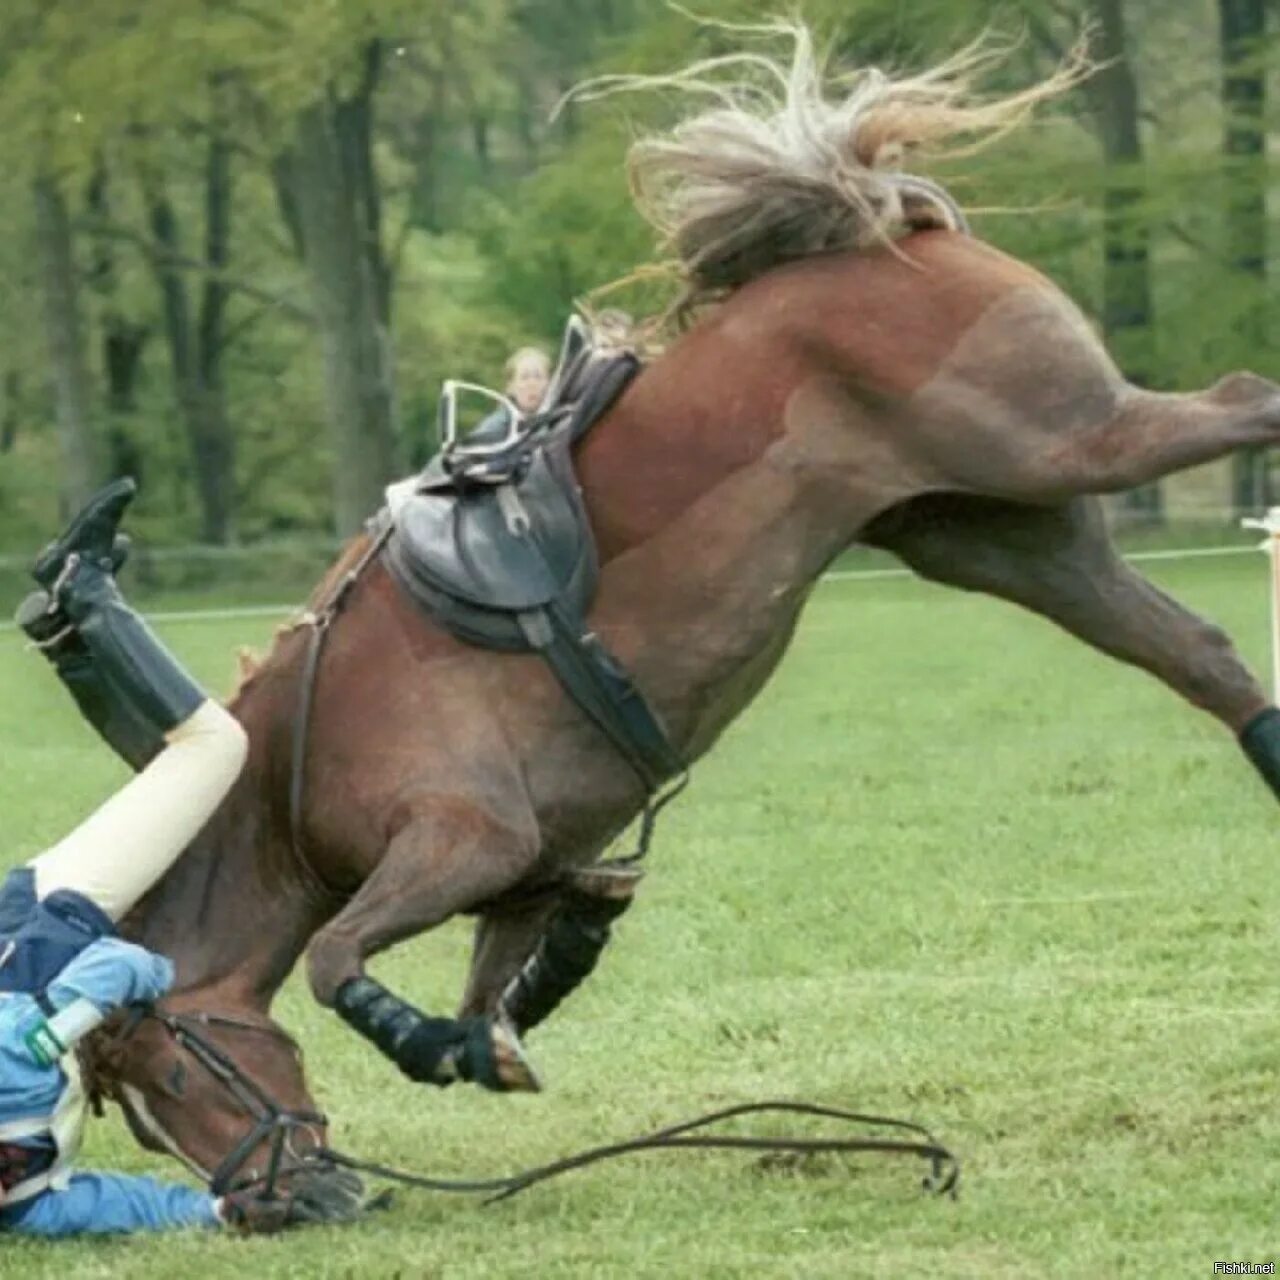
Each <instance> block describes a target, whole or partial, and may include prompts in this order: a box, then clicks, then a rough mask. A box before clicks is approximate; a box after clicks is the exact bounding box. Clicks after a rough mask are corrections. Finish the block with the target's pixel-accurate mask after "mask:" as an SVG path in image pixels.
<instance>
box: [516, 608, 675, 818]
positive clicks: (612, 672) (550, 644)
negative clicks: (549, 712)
mask: <svg viewBox="0 0 1280 1280" xmlns="http://www.w3.org/2000/svg"><path fill="white" fill-rule="evenodd" d="M519 621H520V629H521V631H523V632H524V635H525V637H526V639H527V640H528V641H529V644H530V646H531V647H532V648H533V649H534V650H536V651H537V652H538V653H540V654H541V655H542V657H543V658H544V659H545V661H546V662H547V665H548V666H550V668H551V670H552V671H553V672H555V675H556V679H557V680H559V681H560V684H561V686H562V687H563V688H564V691H565V692H566V693H567V694H568V695H569V697H570V698H571V699H572V701H573V702H574V703H575V704H576V705H577V706H578V707H579V708H580V709H581V710H582V712H583V713H584V714H585V715H586V716H588V718H589V719H590V720H591V721H592V722H593V723H594V724H595V725H596V727H597V728H598V729H600V731H601V732H602V733H604V734H605V735H606V736H607V737H608V739H609V740H610V742H612V743H613V745H614V747H615V748H616V749H617V751H618V752H619V754H620V755H621V756H622V757H623V758H624V759H625V760H626V762H627V763H628V764H629V765H630V766H631V767H632V769H634V770H635V772H636V773H637V774H638V775H639V777H640V780H641V781H642V782H643V783H644V787H645V790H646V791H647V792H649V793H650V795H652V794H653V793H655V792H657V791H659V790H661V788H662V787H663V785H664V784H665V783H667V782H669V781H670V780H671V779H672V778H678V777H681V776H682V775H684V773H685V772H686V770H685V763H684V760H683V759H682V758H681V756H680V754H679V752H677V751H676V749H675V747H674V746H673V745H672V743H671V739H670V738H668V737H667V732H666V730H665V729H664V728H663V727H662V724H661V722H660V721H659V719H658V716H657V714H656V713H655V712H654V710H653V708H652V707H651V706H650V705H649V703H648V700H647V699H646V698H645V696H644V694H642V693H641V692H640V690H639V688H638V687H637V685H636V683H635V681H634V680H633V679H632V678H631V673H630V672H629V671H627V669H626V668H625V667H624V666H623V665H622V664H621V663H620V662H619V661H618V660H617V659H616V658H615V657H614V656H613V655H612V654H611V653H610V652H609V651H608V649H606V648H605V647H604V645H603V644H602V643H601V641H600V638H599V637H598V636H597V635H596V634H595V633H594V632H592V631H588V630H586V627H585V624H584V623H582V622H581V621H580V620H578V619H573V618H570V617H569V616H568V615H567V614H566V612H565V611H563V610H562V609H560V608H559V607H557V606H556V605H551V606H548V607H547V608H545V609H535V610H532V611H530V612H527V613H522V614H520V615H519Z"/></svg>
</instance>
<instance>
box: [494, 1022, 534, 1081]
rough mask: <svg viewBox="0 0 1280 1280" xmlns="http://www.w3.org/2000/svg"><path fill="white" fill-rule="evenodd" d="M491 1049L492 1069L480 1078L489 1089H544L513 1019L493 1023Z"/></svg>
mask: <svg viewBox="0 0 1280 1280" xmlns="http://www.w3.org/2000/svg"><path fill="white" fill-rule="evenodd" d="M489 1049H490V1053H491V1055H492V1056H491V1070H490V1071H489V1072H488V1073H486V1078H483V1079H481V1080H480V1081H479V1083H480V1084H482V1085H484V1087H485V1088H486V1089H494V1090H496V1091H498V1092H499V1093H541V1092H542V1081H541V1080H539V1079H538V1073H537V1071H536V1070H535V1069H534V1066H533V1063H532V1062H530V1061H529V1056H528V1054H526V1053H525V1051H524V1045H522V1044H521V1043H520V1037H519V1036H518V1035H517V1034H516V1029H515V1027H513V1026H512V1025H511V1024H510V1023H509V1022H507V1021H505V1020H502V1019H496V1020H495V1021H493V1022H491V1023H490V1024H489Z"/></svg>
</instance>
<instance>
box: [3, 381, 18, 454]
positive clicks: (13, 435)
mask: <svg viewBox="0 0 1280 1280" xmlns="http://www.w3.org/2000/svg"><path fill="white" fill-rule="evenodd" d="M21 385H22V384H21V381H20V380H19V378H18V371H17V370H16V369H8V370H6V371H5V375H4V377H3V378H0V453H11V452H12V451H13V446H14V444H16V443H17V439H18V393H19V390H20V389H21Z"/></svg>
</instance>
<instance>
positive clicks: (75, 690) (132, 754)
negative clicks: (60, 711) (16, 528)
mask: <svg viewBox="0 0 1280 1280" xmlns="http://www.w3.org/2000/svg"><path fill="white" fill-rule="evenodd" d="M136 491H137V488H136V486H135V485H134V483H133V481H132V480H130V479H128V478H125V479H122V480H116V481H113V482H112V483H111V484H109V485H107V486H106V487H105V488H104V489H101V490H99V491H98V492H97V493H96V494H94V496H93V497H92V498H90V500H89V501H88V503H86V505H85V507H84V509H83V510H82V511H80V512H79V514H77V515H76V517H75V519H74V520H72V521H71V523H70V524H69V525H68V526H67V528H66V530H65V531H64V532H63V533H62V534H61V535H60V536H59V537H57V538H55V539H54V540H53V541H52V542H50V543H49V545H48V546H46V547H45V548H44V550H43V551H41V553H40V555H39V556H37V557H36V561H35V564H34V565H33V567H32V576H33V577H34V578H35V579H36V581H37V582H40V583H41V584H43V586H44V587H47V588H50V589H52V588H53V587H54V586H56V584H57V581H58V577H59V575H60V574H61V573H62V572H63V571H64V569H65V568H66V565H67V560H68V557H70V556H71V555H75V556H76V557H77V558H78V559H79V560H84V561H88V562H90V563H96V564H98V565H99V567H102V568H107V567H109V568H110V571H111V572H112V573H118V572H119V570H120V566H121V565H122V564H123V563H124V561H125V558H126V557H127V555H128V553H129V541H128V539H127V538H126V537H125V536H124V535H123V534H121V533H118V532H117V531H116V526H117V524H118V523H119V521H120V518H121V516H122V515H123V514H124V512H125V509H126V508H127V507H128V505H129V503H130V502H131V501H132V500H133V497H134V494H135V493H136ZM16 620H17V623H18V625H19V626H20V627H21V628H22V630H23V631H24V632H25V633H26V634H27V636H28V637H29V638H30V640H31V641H32V643H33V644H34V646H35V647H36V648H37V649H38V650H39V651H40V652H41V653H43V654H44V656H45V658H47V659H48V661H49V662H50V663H51V664H52V665H53V669H54V670H55V671H56V672H57V674H58V676H59V678H60V679H61V680H62V683H63V684H64V685H65V686H66V687H67V689H68V690H69V691H70V693H71V696H72V697H73V698H74V699H75V702H76V705H77V706H78V707H79V708H80V711H81V714H82V715H83V716H84V717H85V719H86V720H88V722H89V723H90V724H91V725H92V726H93V727H94V728H95V729H96V730H97V731H98V733H99V734H101V735H102V737H103V739H104V740H105V741H106V742H107V744H108V745H109V746H110V747H111V748H112V749H113V750H114V751H115V752H116V754H117V755H119V756H121V757H122V758H123V759H124V760H125V762H126V763H128V764H129V765H130V766H131V767H132V768H134V769H135V770H137V769H141V768H142V767H143V766H144V765H145V764H146V763H147V762H148V761H149V760H151V759H152V758H153V757H154V756H155V755H156V753H157V752H158V751H159V750H160V749H161V748H162V747H163V746H164V733H163V731H162V730H161V729H160V727H159V726H157V725H156V724H154V723H152V722H151V721H150V720H148V719H147V718H146V717H145V716H144V715H142V713H141V712H139V711H138V710H137V709H136V708H135V707H134V706H133V705H132V704H131V703H130V701H129V699H128V697H127V695H126V694H124V693H122V691H121V690H120V689H118V688H116V687H115V685H114V684H113V683H112V682H111V680H110V679H109V678H108V676H107V674H106V673H105V672H104V671H103V670H102V669H101V668H100V667H99V665H98V664H97V663H96V662H95V661H94V657H93V654H92V652H91V651H90V649H89V648H88V646H87V645H85V643H84V641H83V640H81V638H80V637H79V635H78V634H77V633H76V629H75V627H74V626H73V625H72V623H71V621H70V619H69V618H68V617H67V615H66V613H65V612H64V611H63V609H62V607H61V606H60V604H59V603H58V601H57V600H56V599H55V598H54V596H53V594H52V593H51V590H44V589H42V590H39V591H34V592H32V593H31V595H29V596H28V597H27V598H26V599H25V600H24V601H23V602H22V604H21V605H20V606H19V607H18V613H17V619H16Z"/></svg>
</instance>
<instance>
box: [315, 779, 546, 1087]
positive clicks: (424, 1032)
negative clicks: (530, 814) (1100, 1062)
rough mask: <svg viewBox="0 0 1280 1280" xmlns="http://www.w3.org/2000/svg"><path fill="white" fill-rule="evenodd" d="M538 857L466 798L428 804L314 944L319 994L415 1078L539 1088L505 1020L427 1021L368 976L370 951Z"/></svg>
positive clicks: (528, 836)
mask: <svg viewBox="0 0 1280 1280" xmlns="http://www.w3.org/2000/svg"><path fill="white" fill-rule="evenodd" d="M536 856H537V844H536V839H535V837H534V835H533V834H532V833H531V832H530V833H524V834H522V833H519V832H517V831H515V830H513V829H512V828H511V827H509V826H507V825H505V824H503V823H501V822H499V821H497V820H496V819H495V818H493V817H492V816H491V815H489V814H487V813H485V812H483V811H482V810H480V809H479V808H477V807H475V806H473V805H471V804H468V803H465V802H458V801H448V800H445V799H443V798H433V799H432V800H430V801H429V802H426V803H425V804H423V805H422V806H421V807H419V808H418V809H417V810H416V811H415V816H414V817H413V818H412V820H411V821H410V822H409V823H408V824H407V825H406V826H405V827H403V828H402V829H401V830H400V831H399V832H398V833H397V835H396V836H395V838H394V839H393V840H392V842H391V844H390V846H389V847H388V849H387V852H386V855H385V856H384V857H383V859H382V861H381V862H380V863H379V864H378V866H377V868H376V869H375V870H374V872H373V874H372V875H370V876H369V878H368V879H367V880H366V881H365V882H364V884H363V885H361V887H360V889H359V891H358V892H357V893H356V894H355V896H354V897H353V898H352V899H351V901H350V902H349V903H348V904H347V905H346V906H345V907H344V908H343V910H342V911H340V912H339V913H338V915H337V916H335V917H334V919H333V920H332V921H330V922H329V923H328V924H327V925H326V926H325V927H324V928H323V929H321V930H320V931H319V933H317V934H316V936H315V938H314V939H313V940H312V943H311V946H310V948H309V950H308V954H307V965H308V972H309V977H310V980H311V988H312V991H313V992H314V993H315V996H316V998H317V999H318V1000H319V1001H320V1002H321V1003H322V1004H326V1005H329V1006H331V1007H332V1008H334V1009H335V1010H336V1011H337V1012H338V1013H339V1015H340V1016H341V1017H342V1018H343V1019H344V1021H346V1022H348V1023H349V1024H350V1025H351V1026H353V1027H354V1028H355V1029H356V1030H357V1031H359V1032H360V1034H361V1035H363V1036H365V1037H366V1039H369V1040H371V1041H372V1042H373V1043H374V1044H375V1045H376V1046H377V1047H378V1048H379V1049H380V1050H381V1051H382V1053H384V1054H385V1055H386V1056H387V1057H389V1058H390V1059H391V1060H392V1061H393V1062H394V1063H395V1064H396V1065H397V1066H398V1067H400V1069H401V1070H402V1071H404V1073H405V1074H406V1075H408V1076H409V1077H410V1078H411V1079H413V1080H417V1081H420V1082H423V1083H431V1084H441V1085H444V1084H450V1083H452V1082H453V1080H455V1079H463V1080H472V1081H475V1082H476V1083H478V1084H482V1085H484V1086H485V1087H486V1088H490V1089H499V1090H507V1089H536V1088H537V1087H538V1085H537V1079H536V1077H535V1076H534V1074H533V1070H532V1068H531V1067H530V1066H529V1064H528V1062H527V1060H526V1059H525V1057H524V1052H523V1050H522V1048H521V1046H520V1043H519V1040H518V1038H517V1036H516V1033H515V1031H514V1029H513V1028H511V1027H510V1026H509V1025H508V1024H506V1023H505V1022H503V1021H502V1020H501V1019H500V1018H497V1017H493V1016H477V1017H470V1018H463V1019H453V1018H433V1017H427V1016H426V1015H424V1014H423V1013H421V1012H420V1011H419V1010H418V1009H416V1008H414V1006H413V1005H411V1004H409V1003H408V1002H406V1001H405V1000H402V999H401V998H400V997H399V996H397V995H395V994H394V993H393V992H391V991H388V990H387V988H386V987H384V986H383V985H382V984H381V983H380V982H378V981H376V980H375V979H373V978H370V977H368V976H367V975H366V974H365V972H364V962H365V960H366V958H367V957H369V956H371V955H374V954H376V953H377V952H379V951H382V950H384V949H385V948H386V947H389V946H391V945H392V944H393V943H396V942H399V941H401V940H402V939H404V938H408V937H412V936H414V935H415V934H419V933H422V932H424V931H425V930H427V929H431V928H434V927H435V926H436V925H438V924H442V923H443V922H444V921H445V920H447V919H449V918H450V917H451V916H453V915H455V914H457V913H458V912H460V911H465V910H469V909H471V908H474V907H476V906H477V905H479V904H480V903H483V902H485V901H486V900H488V899H490V898H492V897H495V896H496V895H498V894H500V893H501V892H503V891H504V890H507V889H509V888H510V887H511V886H512V885H513V884H515V883H516V882H517V881H519V880H520V879H521V878H522V877H523V876H524V875H525V874H526V873H527V872H528V870H529V868H530V867H531V866H532V864H533V862H534V860H535V858H536Z"/></svg>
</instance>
